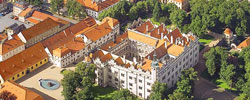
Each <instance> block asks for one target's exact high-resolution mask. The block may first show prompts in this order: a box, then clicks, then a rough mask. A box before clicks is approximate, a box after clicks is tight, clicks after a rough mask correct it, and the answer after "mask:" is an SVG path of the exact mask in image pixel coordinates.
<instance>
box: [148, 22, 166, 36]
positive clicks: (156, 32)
mask: <svg viewBox="0 0 250 100" xmlns="http://www.w3.org/2000/svg"><path fill="white" fill-rule="evenodd" d="M161 33H163V35H164V36H165V35H167V34H168V31H167V29H166V28H165V27H164V25H160V26H159V27H157V28H155V29H154V30H153V31H152V32H151V33H150V36H152V37H155V38H158V39H161Z"/></svg>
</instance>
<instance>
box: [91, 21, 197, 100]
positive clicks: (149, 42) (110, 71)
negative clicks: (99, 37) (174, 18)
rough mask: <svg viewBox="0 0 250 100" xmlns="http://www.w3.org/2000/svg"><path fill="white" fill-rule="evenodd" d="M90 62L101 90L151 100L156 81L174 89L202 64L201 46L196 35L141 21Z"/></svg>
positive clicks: (106, 45) (94, 56) (92, 57)
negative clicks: (187, 72)
mask: <svg viewBox="0 0 250 100" xmlns="http://www.w3.org/2000/svg"><path fill="white" fill-rule="evenodd" d="M90 58H91V59H92V61H93V63H94V64H96V66H97V70H96V75H97V79H96V82H97V83H98V84H99V85H100V86H103V87H106V86H112V87H115V88H126V89H128V90H129V91H131V92H132V93H133V94H135V95H137V96H139V97H141V98H144V99H147V98H148V97H149V95H150V93H151V87H152V85H153V84H154V82H155V81H159V82H163V83H167V85H168V87H172V86H173V85H174V84H175V83H176V82H177V80H178V78H179V76H180V75H181V71H183V70H184V69H187V68H190V67H194V66H195V65H196V64H197V63H198V60H199V43H198V37H196V36H195V35H193V34H192V33H188V34H184V33H181V32H180V31H179V29H178V28H177V29H175V30H173V31H172V30H170V29H166V28H165V25H164V24H161V25H160V26H156V25H153V24H152V22H150V21H146V22H141V21H140V20H138V21H137V22H134V23H133V24H132V25H131V26H129V28H128V29H127V32H125V33H124V34H122V35H120V36H118V37H117V38H115V39H113V41H110V42H108V43H106V44H105V45H103V46H101V47H100V49H99V50H98V51H96V52H95V53H93V54H92V55H91V56H90Z"/></svg>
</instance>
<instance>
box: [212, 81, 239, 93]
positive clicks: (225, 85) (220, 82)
mask: <svg viewBox="0 0 250 100" xmlns="http://www.w3.org/2000/svg"><path fill="white" fill-rule="evenodd" d="M215 83H216V85H217V86H218V87H221V88H224V89H226V90H232V91H237V89H236V88H230V86H229V85H228V84H227V83H226V82H225V81H223V80H222V79H217V80H216V81H215Z"/></svg>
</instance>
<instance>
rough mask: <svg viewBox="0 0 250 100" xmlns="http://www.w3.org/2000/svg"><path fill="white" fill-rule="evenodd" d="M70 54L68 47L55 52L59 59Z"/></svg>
mask: <svg viewBox="0 0 250 100" xmlns="http://www.w3.org/2000/svg"><path fill="white" fill-rule="evenodd" d="M68 53H70V50H69V49H68V48H67V47H60V48H57V49H55V50H53V55H54V56H57V57H63V56H65V55H67V54H68Z"/></svg>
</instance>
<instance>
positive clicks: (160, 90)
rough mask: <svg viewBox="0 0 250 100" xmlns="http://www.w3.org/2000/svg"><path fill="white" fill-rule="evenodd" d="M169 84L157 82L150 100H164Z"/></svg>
mask: <svg viewBox="0 0 250 100" xmlns="http://www.w3.org/2000/svg"><path fill="white" fill-rule="evenodd" d="M167 90H168V88H167V84H166V83H160V82H158V81H156V82H155V83H154V84H153V86H152V90H151V94H150V97H149V100H161V99H164V98H165V97H164V94H166V93H167V92H168V91H167Z"/></svg>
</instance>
